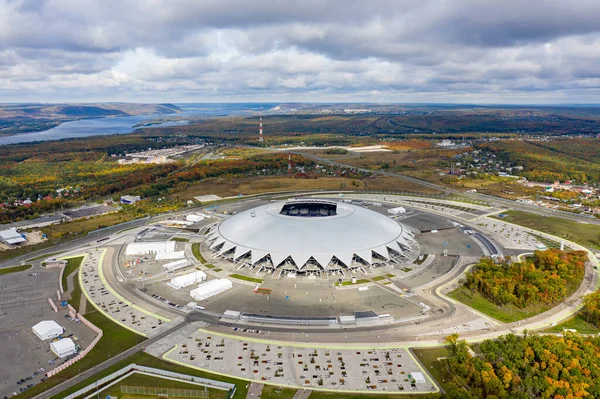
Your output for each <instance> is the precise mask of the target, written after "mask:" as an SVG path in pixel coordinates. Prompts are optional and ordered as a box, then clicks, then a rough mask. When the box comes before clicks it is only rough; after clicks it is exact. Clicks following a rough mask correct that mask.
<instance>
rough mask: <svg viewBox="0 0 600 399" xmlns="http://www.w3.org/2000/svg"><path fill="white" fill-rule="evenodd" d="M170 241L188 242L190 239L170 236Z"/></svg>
mask: <svg viewBox="0 0 600 399" xmlns="http://www.w3.org/2000/svg"><path fill="white" fill-rule="evenodd" d="M171 241H177V242H189V241H190V240H188V239H187V238H183V237H173V238H171Z"/></svg>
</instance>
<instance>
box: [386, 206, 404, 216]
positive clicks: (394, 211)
mask: <svg viewBox="0 0 600 399" xmlns="http://www.w3.org/2000/svg"><path fill="white" fill-rule="evenodd" d="M388 213H391V214H392V215H402V214H404V213H406V209H405V208H403V207H401V206H399V207H397V208H391V209H388Z"/></svg>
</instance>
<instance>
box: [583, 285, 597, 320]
mask: <svg viewBox="0 0 600 399" xmlns="http://www.w3.org/2000/svg"><path fill="white" fill-rule="evenodd" d="M581 316H582V317H583V318H584V319H585V321H586V322H588V323H590V324H591V325H593V326H596V327H598V328H600V291H594V292H592V293H591V294H588V295H586V296H585V297H583V308H582V309H581Z"/></svg>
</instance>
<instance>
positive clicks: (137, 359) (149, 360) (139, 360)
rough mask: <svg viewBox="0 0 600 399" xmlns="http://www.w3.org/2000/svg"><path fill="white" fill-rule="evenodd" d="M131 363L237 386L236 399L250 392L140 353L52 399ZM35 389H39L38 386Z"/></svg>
mask: <svg viewBox="0 0 600 399" xmlns="http://www.w3.org/2000/svg"><path fill="white" fill-rule="evenodd" d="M131 363H135V364H139V365H142V366H148V367H155V368H159V369H163V370H169V371H174V372H176V373H182V374H189V375H195V376H198V377H203V378H210V379H213V380H218V381H225V382H229V383H233V384H236V388H237V389H236V392H235V395H234V396H233V397H234V398H235V399H243V398H245V397H246V394H247V393H248V390H247V388H246V385H247V384H248V383H247V382H246V381H241V380H236V379H234V378H229V377H222V376H218V375H214V374H210V373H206V372H203V371H199V370H195V369H191V368H188V367H184V366H180V365H177V364H172V363H169V362H166V361H164V360H162V359H159V358H156V357H154V356H151V355H148V354H147V353H144V352H138V353H135V354H133V355H131V356H129V357H128V358H126V359H124V360H122V361H120V362H118V363H117V364H115V365H113V366H112V367H109V368H107V369H106V370H104V371H102V372H100V373H98V374H96V375H95V376H93V377H90V378H88V379H86V380H84V381H83V382H81V383H79V384H77V385H75V386H73V387H72V388H70V389H68V390H66V391H64V392H62V393H60V394H59V395H56V396H53V397H52V398H51V399H62V398H64V397H65V396H66V395H68V394H70V393H72V392H75V391H77V390H79V389H81V388H83V387H85V386H87V385H89V384H91V383H93V382H94V381H97V380H99V379H100V378H102V377H105V376H107V375H109V374H111V373H114V372H115V371H117V370H120V369H122V368H123V367H125V366H127V365H128V364H131ZM67 370H68V369H67ZM34 388H37V386H36V387H34ZM31 390H33V388H32V389H30V390H28V391H27V393H29V391H31ZM40 392H43V391H40ZM147 397H148V396H147ZM211 397H212V396H211Z"/></svg>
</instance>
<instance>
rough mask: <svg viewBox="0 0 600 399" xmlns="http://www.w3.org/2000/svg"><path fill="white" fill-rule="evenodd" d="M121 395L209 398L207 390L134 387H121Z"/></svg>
mask: <svg viewBox="0 0 600 399" xmlns="http://www.w3.org/2000/svg"><path fill="white" fill-rule="evenodd" d="M121 393H125V394H132V395H152V396H158V395H164V396H166V397H176V398H208V397H209V394H208V391H207V390H204V391H200V390H198V389H177V388H154V387H132V386H127V385H121Z"/></svg>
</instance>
